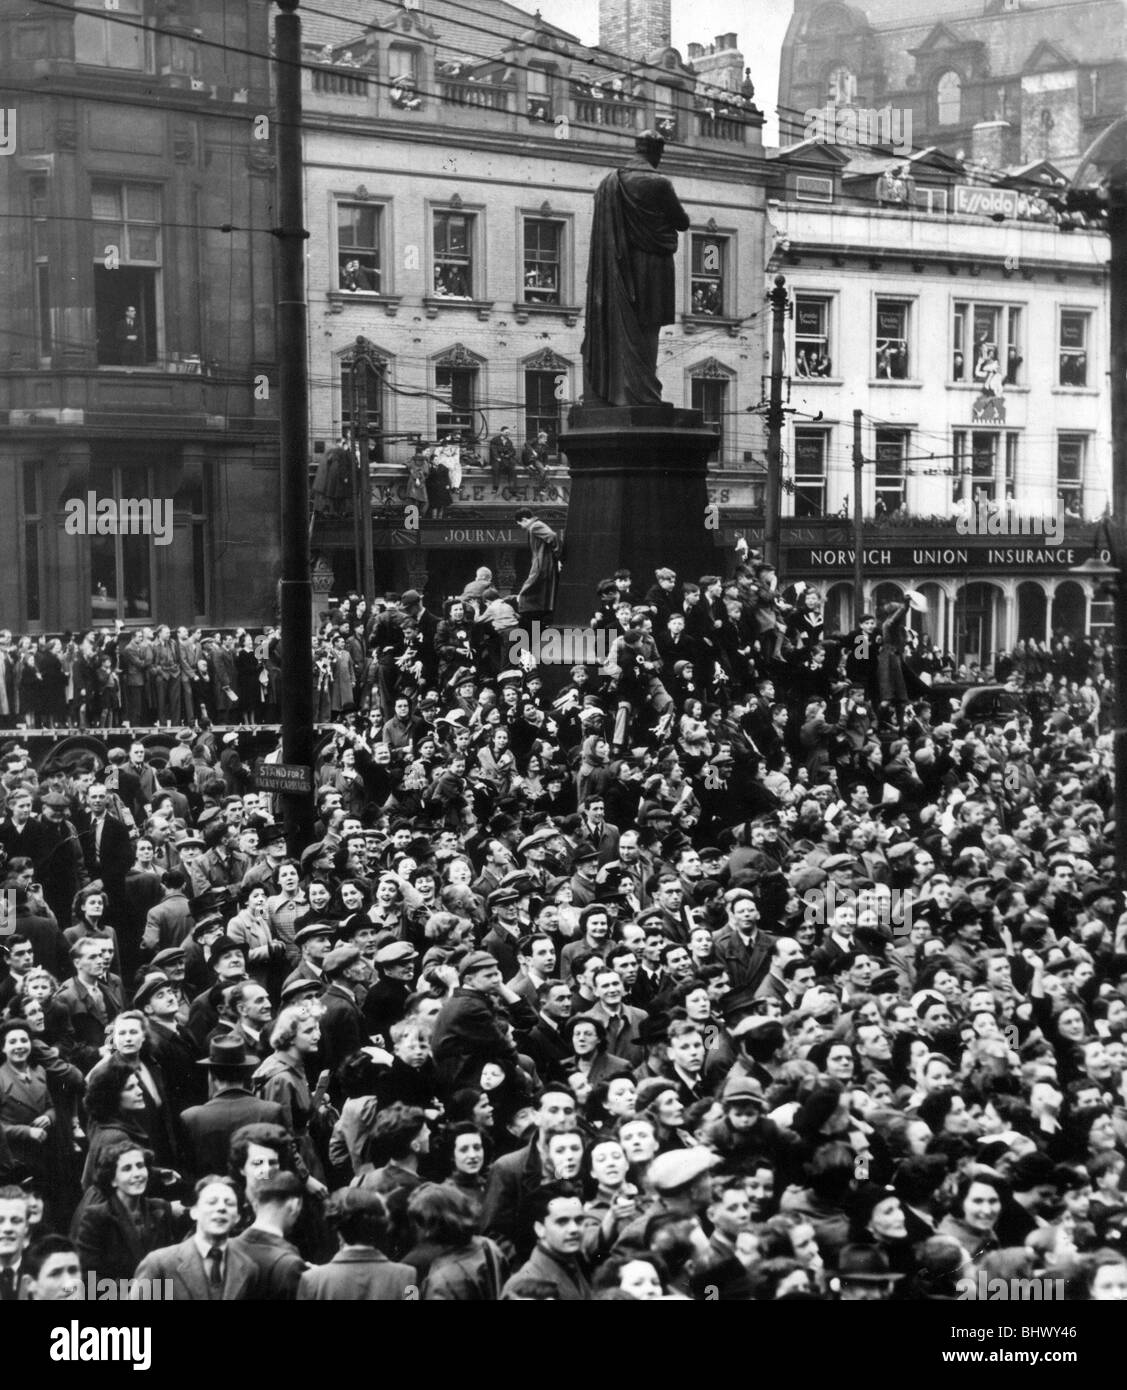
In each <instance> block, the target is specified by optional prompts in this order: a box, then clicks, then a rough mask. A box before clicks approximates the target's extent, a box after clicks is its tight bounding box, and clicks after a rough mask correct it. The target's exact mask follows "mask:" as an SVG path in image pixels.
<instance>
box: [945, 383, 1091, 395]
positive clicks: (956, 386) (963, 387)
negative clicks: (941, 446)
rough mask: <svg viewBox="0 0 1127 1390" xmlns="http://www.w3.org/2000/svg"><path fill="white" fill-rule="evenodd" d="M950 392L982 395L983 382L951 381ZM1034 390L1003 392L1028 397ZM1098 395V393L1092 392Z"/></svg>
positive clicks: (1013, 388) (1017, 388)
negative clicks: (968, 392)
mask: <svg viewBox="0 0 1127 1390" xmlns="http://www.w3.org/2000/svg"><path fill="white" fill-rule="evenodd" d="M946 389H947V390H948V391H973V392H975V394H976V395H979V396H981V395H982V382H981V381H949V382H947V384H946ZM1032 389H1033V388H1032V387H1030V386H1007V387H1006V388H1005V390H1004V391H1003V392H1002V394H1003V395H1004V396H1028V395H1029V392H1030V391H1031V390H1032ZM1092 394H1093V395H1096V394H1097V393H1096V392H1094V391H1093V392H1092Z"/></svg>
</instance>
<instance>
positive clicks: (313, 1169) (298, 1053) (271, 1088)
mask: <svg viewBox="0 0 1127 1390" xmlns="http://www.w3.org/2000/svg"><path fill="white" fill-rule="evenodd" d="M320 1044H321V1018H320V1010H319V1009H317V1008H315V1007H313V1006H311V1005H309V1004H292V1005H290V1007H289V1008H287V1009H283V1010H282V1011H281V1013H280V1014H279V1015H278V1017H277V1018H276V1019H275V1020H274V1026H273V1027H272V1028H271V1030H270V1046H271V1047H272V1048H273V1051H272V1052H271V1054H270V1056H269V1057H267V1058H266V1060H265V1061H264V1062H262V1063H260V1065H259V1067H258V1070H257V1071H256V1072H255V1073H254V1075H253V1077H252V1078H251V1087H252V1089H253V1090H254V1093H255V1095H257V1096H259V1097H260V1098H261V1099H262V1100H269V1101H273V1102H274V1103H275V1104H276V1105H280V1106H281V1107H282V1123H283V1124H284V1125H285V1126H286V1128H287V1129H288V1130H289V1131H290V1133H291V1134H292V1135H293V1137H294V1143H295V1145H296V1148H297V1153H298V1156H299V1159H300V1164H299V1166H298V1176H299V1177H300V1178H302V1179H303V1180H304V1181H305V1184H306V1189H307V1191H309V1192H311V1193H313V1194H314V1195H317V1196H324V1195H325V1193H326V1192H327V1191H328V1189H327V1188H326V1186H325V1172H324V1165H323V1164H322V1162H321V1157H320V1155H319V1154H318V1152H317V1146H316V1144H315V1143H314V1140H313V1135H312V1133H311V1132H310V1126H311V1125H312V1124H313V1123H314V1121H315V1117H316V1108H315V1107H314V1104H313V1096H312V1093H311V1092H310V1089H309V1079H308V1077H307V1076H306V1071H305V1063H306V1059H307V1058H308V1057H311V1056H312V1055H313V1054H314V1053H315V1052H316V1051H317V1049H318V1047H319V1046H320Z"/></svg>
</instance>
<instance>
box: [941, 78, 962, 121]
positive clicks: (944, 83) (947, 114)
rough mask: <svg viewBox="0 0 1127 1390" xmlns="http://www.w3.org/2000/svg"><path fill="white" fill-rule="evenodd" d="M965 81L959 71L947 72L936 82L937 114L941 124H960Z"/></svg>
mask: <svg viewBox="0 0 1127 1390" xmlns="http://www.w3.org/2000/svg"><path fill="white" fill-rule="evenodd" d="M962 93H963V81H962V78H961V77H960V76H959V74H958V73H957V72H953V71H952V72H945V73H944V74H943V75H942V77H940V79H939V81H938V82H937V83H936V84H935V114H936V119H937V120H938V122H939V124H940V125H958V124H959V118H960V116H961V114H962Z"/></svg>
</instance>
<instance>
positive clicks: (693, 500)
mask: <svg viewBox="0 0 1127 1390" xmlns="http://www.w3.org/2000/svg"><path fill="white" fill-rule="evenodd" d="M715 448H716V434H715V432H714V431H713V430H711V429H706V428H705V427H704V422H703V417H702V416H701V413H700V411H699V410H679V409H677V408H676V407H675V406H673V405H669V404H662V405H657V406H575V407H574V408H573V409H572V411H571V414H570V416H569V419H568V427H567V430H566V431H565V432H564V433H563V434H561V435H560V449H561V450H562V452H563V453H564V454H566V455H567V462H568V471H569V474H570V479H571V497H570V501H569V502H568V509H567V532H566V543H565V548H564V567H563V575H562V576H561V581H560V589H559V594H558V597H557V600H556V609H555V613H554V615H553V622H555V623H557V624H558V623H569V624H570V623H575V624H586V623H588V622H590V620H591V615H592V614H593V613H594V612H595V609H596V606H597V595H596V593H595V586H596V585H597V584H598V582H599V580H600V579H607V578H609V577H610V576H611V575H613V574H614V572H615V570H616V569H619V568H621V567H622V566H626V568H628V569H629V570H630V572H631V574H632V575H633V577H634V585H635V588H636V589H637V591H638V592H639V594H642V593H645V591H646V590H647V589H648V588H650V586H651V585H652V584H654V583H655V582H656V581H655V579H654V570H655V569H658V568H660V567H661V566H663V565H665V566H668V567H669V568H670V569H672V570H676V572H677V578H678V579H679V580H684V579H693V580H695V579H698V578H699V577H700V576H701V575H702V574H707V573H709V572H711V571H713V570H715V567H716V564H717V559H716V547H715V544H714V536H715V534H716V532H715V530H709V529H707V527H706V522H707V508H708V488H707V468H706V463H707V459H708V456H709V454H710V453H711V452H712V450H713V449H715Z"/></svg>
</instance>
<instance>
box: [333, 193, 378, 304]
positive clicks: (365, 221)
mask: <svg viewBox="0 0 1127 1390" xmlns="http://www.w3.org/2000/svg"><path fill="white" fill-rule="evenodd" d="M382 215H383V209H382V208H379V207H368V206H366V205H364V204H361V203H338V204H337V284H338V286H339V287H340V288H341V289H342V290H350V291H353V292H366V293H368V294H379V292H380V288H381V281H380V219H381V217H382Z"/></svg>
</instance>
